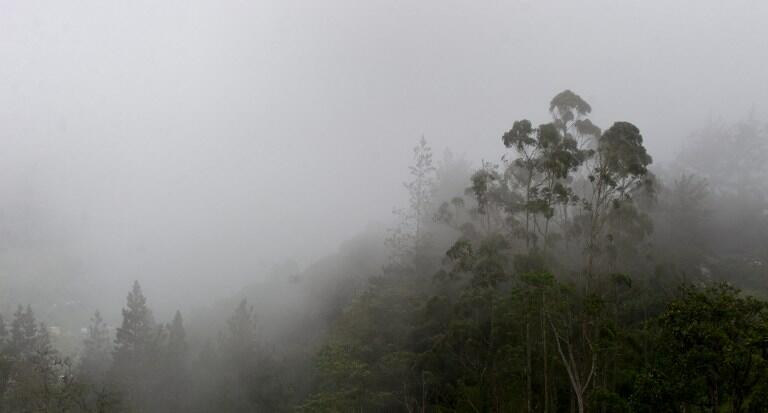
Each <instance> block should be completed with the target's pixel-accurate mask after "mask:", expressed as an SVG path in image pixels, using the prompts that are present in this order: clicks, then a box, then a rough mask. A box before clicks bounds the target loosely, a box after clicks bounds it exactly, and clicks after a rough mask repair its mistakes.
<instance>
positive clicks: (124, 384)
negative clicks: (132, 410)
mask: <svg viewBox="0 0 768 413" xmlns="http://www.w3.org/2000/svg"><path fill="white" fill-rule="evenodd" d="M157 338H158V334H157V330H156V327H155V323H154V321H153V318H152V314H151V312H150V310H149V308H147V300H146V298H145V297H144V294H143V293H142V291H141V286H140V285H139V282H138V281H136V282H134V284H133V288H132V289H131V292H130V293H129V294H128V297H127V299H126V307H125V308H124V309H123V322H122V325H121V326H120V327H119V328H118V329H117V336H116V338H115V348H114V351H113V353H112V355H113V362H112V369H111V371H110V377H111V379H112V381H113V382H114V383H115V384H116V385H117V386H118V389H119V390H120V391H121V392H122V394H123V397H124V398H125V399H126V401H127V403H128V404H129V405H133V406H134V407H139V406H141V405H146V403H148V402H149V401H150V397H149V396H150V395H151V393H152V392H153V391H154V390H155V389H154V386H153V379H154V378H155V377H156V376H155V374H154V373H155V372H154V371H153V369H155V368H157V366H156V365H155V364H154V360H153V358H154V357H155V356H156V354H155V353H156V351H157V348H156V344H157V343H156V340H157Z"/></svg>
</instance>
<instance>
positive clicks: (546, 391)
mask: <svg viewBox="0 0 768 413" xmlns="http://www.w3.org/2000/svg"><path fill="white" fill-rule="evenodd" d="M598 109H599V108H598ZM540 113H541V115H542V116H541V118H540V119H539V120H538V121H536V120H533V121H532V120H527V119H521V120H517V121H514V122H512V123H511V125H510V128H509V130H507V131H506V132H500V133H499V136H498V137H497V139H498V140H499V155H498V158H497V159H495V160H491V161H488V160H484V161H482V163H481V164H480V166H479V167H474V166H473V165H475V163H474V162H470V161H467V160H465V159H462V158H461V157H458V156H456V155H452V154H451V153H450V152H446V154H445V155H443V156H442V157H441V158H439V159H438V158H436V157H435V154H434V153H433V150H432V147H431V146H430V143H428V141H427V140H426V139H425V138H423V137H422V138H421V139H420V140H419V141H418V142H417V144H416V146H415V148H414V149H413V153H412V155H413V160H412V166H411V167H410V170H409V172H410V179H409V181H408V182H406V183H405V185H404V190H405V191H407V194H408V200H409V202H408V204H407V205H404V206H402V207H398V208H396V209H395V211H394V215H395V218H396V220H397V224H396V225H395V226H393V227H391V228H388V229H386V230H379V229H377V228H373V227H372V228H369V229H368V230H366V231H364V232H362V233H361V234H360V235H359V236H358V237H356V238H354V239H352V240H350V241H349V242H347V243H345V244H344V245H342V246H341V247H340V248H339V251H338V252H337V253H336V254H334V255H331V256H329V257H327V258H325V259H322V260H320V261H318V262H316V263H314V264H312V265H310V266H308V267H307V268H305V269H303V270H299V269H298V268H297V267H296V266H295V265H292V264H290V263H287V264H286V265H284V266H282V267H279V268H275V269H274V271H273V272H274V274H273V275H272V276H270V277H269V278H267V279H266V280H264V281H261V282H259V283H255V284H252V285H249V286H245V287H244V288H243V289H242V292H241V293H240V294H238V295H236V296H234V297H231V298H230V299H228V300H223V301H220V302H217V303H216V304H215V305H213V306H211V307H206V308H205V309H203V310H200V311H198V312H197V313H195V315H194V316H195V318H193V317H185V316H184V315H182V314H181V313H180V312H176V313H175V315H174V316H173V317H172V318H171V319H170V320H158V319H156V317H155V316H154V315H153V312H152V303H153V300H158V301H159V300H162V297H148V296H145V295H144V292H143V291H142V288H141V285H140V282H141V281H142V280H141V278H140V277H139V276H137V278H139V281H137V282H136V283H134V284H133V285H132V286H127V287H130V291H129V293H128V295H127V297H126V301H125V303H124V304H123V310H122V319H121V322H120V323H119V324H117V325H115V326H111V325H109V323H107V322H105V320H104V319H102V316H101V315H100V313H99V312H98V311H96V312H95V314H94V315H93V318H92V320H91V324H90V326H89V327H88V328H87V329H86V330H85V331H84V332H83V340H82V344H81V345H80V346H79V348H78V349H77V351H76V352H73V353H72V354H70V352H67V351H64V350H62V349H57V346H56V337H55V336H56V335H57V334H58V332H57V331H56V329H52V328H51V326H47V325H45V324H42V323H40V322H39V321H38V319H37V317H36V315H35V312H34V308H32V307H30V306H19V307H18V308H17V310H16V311H15V312H14V313H13V314H3V315H2V317H0V412H9V413H10V412H14V413H15V412H104V413H106V412H254V411H256V412H412V413H415V412H421V413H425V412H446V413H447V412H483V413H486V412H545V413H555V412H578V413H583V412H604V413H605V412H649V413H650V412H734V413H735V412H765V411H768V301H765V297H766V292H768V284H766V281H767V280H768V267H766V264H767V263H768V202H767V201H768V184H766V182H768V181H766V179H767V178H768V169H766V163H765V159H767V157H768V127H767V126H766V125H765V124H763V123H761V122H760V121H758V120H756V119H754V118H753V117H751V116H750V117H748V118H746V119H745V120H743V121H741V122H738V123H736V124H733V125H728V124H723V123H716V122H712V123H710V124H707V125H704V126H703V127H702V128H701V129H700V130H697V131H694V132H693V133H692V135H691V138H690V139H689V144H688V145H686V146H685V147H683V148H682V149H681V152H680V154H679V156H678V157H677V159H676V161H675V162H673V163H671V164H669V165H663V166H658V167H656V166H655V165H654V163H653V157H652V154H649V153H648V152H647V151H646V148H645V146H644V140H643V134H642V131H641V130H640V128H639V127H638V126H636V125H634V124H633V123H632V122H631V121H616V122H614V123H612V124H611V125H608V126H607V127H605V128H603V127H601V126H598V125H596V124H595V123H593V122H592V120H591V119H590V115H591V113H592V107H591V106H590V104H589V103H587V102H586V101H585V100H584V99H582V98H581V97H580V96H579V95H578V94H576V93H574V92H572V91H570V90H566V91H563V92H561V93H559V94H557V95H556V96H554V97H553V98H552V100H551V103H550V105H549V108H546V107H544V108H541V111H540ZM626 116H627V118H629V119H631V117H632V114H631V113H627V114H626ZM538 122H543V123H538ZM473 139H474V138H473ZM361 173H365V172H364V171H361ZM141 276H142V277H144V276H146V277H150V276H151V275H141Z"/></svg>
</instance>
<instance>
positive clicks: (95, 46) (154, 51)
mask: <svg viewBox="0 0 768 413" xmlns="http://www.w3.org/2000/svg"><path fill="white" fill-rule="evenodd" d="M766 19H768V3H766V2H762V1H589V2H581V1H579V2H575V1H567V2H566V1H508V2H500V1H493V2H491V1H488V2H480V1H473V2H469V1H446V0H441V1H393V0H388V1H359V0H358V1H355V0H349V1H336V0H334V1H303V2H299V1H286V0H279V1H200V0H191V1H179V0H172V1H162V2H158V1H143V0H139V1H130V2H126V1H105V0H98V1H95V0H94V1H35V0H24V1H8V0H0V142H2V144H3V150H2V151H0V193H2V194H4V196H3V197H4V198H5V199H6V200H5V201H0V204H2V203H4V204H5V207H4V208H5V209H8V208H12V207H13V205H17V206H18V205H22V206H24V205H31V208H32V209H33V210H35V211H38V213H39V217H37V218H35V219H36V221H35V222H36V224H35V225H37V227H36V228H37V231H39V232H40V233H41V234H42V235H40V236H41V237H43V238H50V239H52V240H54V241H55V242H57V243H59V244H60V245H65V246H66V248H67V249H68V251H71V252H69V254H72V255H74V256H75V257H76V258H77V260H78V261H79V262H80V263H81V265H82V267H83V271H84V273H85V274H87V275H88V276H91V277H106V279H112V278H109V277H115V278H114V279H119V280H121V283H122V282H123V281H122V280H125V279H134V278H139V279H142V280H144V282H145V284H149V288H148V289H149V290H150V291H151V290H152V288H156V289H161V288H164V287H165V286H168V285H170V284H171V280H178V279H189V278H190V277H191V279H192V280H193V281H194V282H195V283H199V284H200V285H205V286H210V285H218V284H225V285H224V286H221V285H219V287H221V289H220V290H215V291H217V292H218V291H224V290H225V289H227V288H236V287H237V286H239V285H240V283H241V282H242V281H243V280H244V279H247V278H249V277H251V276H253V274H257V273H258V272H259V271H260V270H261V268H260V267H262V266H264V265H268V263H271V262H274V261H276V260H279V259H281V258H283V257H289V256H295V257H297V258H298V259H299V260H301V261H302V262H308V261H309V260H310V259H312V258H316V257H318V256H321V255H322V254H325V253H328V252H330V251H333V250H334V249H335V246H336V245H337V244H338V243H339V242H340V241H341V240H343V239H345V238H347V237H349V236H350V235H352V234H354V233H355V232H357V231H359V230H360V229H361V228H363V227H364V226H365V225H367V224H368V223H369V222H385V223H386V222H387V220H388V219H389V212H390V211H391V209H392V207H393V206H395V205H397V204H401V203H402V202H403V201H404V193H403V191H402V186H401V185H400V182H401V181H403V180H404V179H405V178H406V173H407V169H406V167H407V164H408V162H409V156H410V148H411V147H412V146H413V145H414V143H415V141H416V140H417V139H418V137H419V136H420V135H422V134H424V135H425V136H426V137H427V139H428V141H429V142H430V143H431V144H432V146H433V147H434V148H435V151H436V152H437V153H438V155H439V154H440V153H441V152H442V150H443V149H444V148H446V147H450V148H451V149H452V150H453V151H454V152H456V153H459V154H464V155H465V156H466V158H467V159H469V160H471V161H473V162H475V163H479V161H480V159H483V158H484V159H488V160H496V159H498V157H499V156H500V154H501V149H502V147H501V144H500V136H501V134H502V133H503V131H504V130H506V129H508V128H509V127H510V126H511V124H512V122H513V121H514V120H516V119H519V118H523V117H527V118H530V119H531V120H533V121H534V122H537V121H538V122H541V121H545V120H546V117H547V113H546V110H547V104H548V101H549V99H550V98H551V97H552V96H553V95H554V94H556V93H557V92H559V91H561V90H562V89H565V88H570V89H573V90H574V91H575V92H577V93H579V94H581V95H582V96H583V97H584V98H585V99H587V100H588V101H589V102H590V103H591V104H592V107H593V110H594V117H593V118H594V119H595V120H596V122H597V123H598V124H600V125H601V126H603V127H607V126H609V125H610V122H612V121H614V120H628V121H631V122H633V123H635V124H636V125H637V126H638V127H639V128H640V129H641V131H642V132H643V134H644V136H645V138H646V141H647V145H648V147H649V150H650V152H651V153H652V155H653V156H654V158H655V159H657V160H662V161H663V160H670V159H672V157H673V155H674V153H675V151H676V150H677V148H678V147H679V146H680V142H681V139H682V138H684V137H685V136H686V135H687V134H688V133H689V132H690V131H691V130H692V129H695V128H697V127H699V125H700V124H701V123H702V122H704V121H706V120H707V119H708V118H710V117H723V118H725V119H737V118H739V117H742V116H744V115H745V114H746V113H747V112H748V111H749V110H750V108H751V107H752V105H753V104H754V105H755V107H756V110H757V113H758V114H761V115H764V114H765V113H766V109H765V103H764V102H766V100H768V81H766V63H768V29H766V27H768V26H766V25H765V21H766ZM438 158H439V156H438ZM54 241H52V242H54ZM62 248H64V247H63V246H62ZM3 276H8V275H7V274H5V275H3ZM228 280H229V281H228ZM228 283H229V284H228ZM123 284H124V285H123ZM123 284H119V285H118V286H117V287H116V288H117V289H118V290H119V292H120V294H121V295H122V294H123V292H124V291H127V289H128V286H129V285H128V284H126V283H123ZM200 291H206V290H205V289H201V290H200ZM182 293H183V292H182ZM182 293H179V294H182ZM170 299H171V300H174V299H180V297H176V298H173V297H172V298H170Z"/></svg>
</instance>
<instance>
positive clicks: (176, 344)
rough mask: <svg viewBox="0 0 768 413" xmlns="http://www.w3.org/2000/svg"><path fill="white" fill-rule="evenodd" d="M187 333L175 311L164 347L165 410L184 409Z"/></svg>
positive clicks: (186, 376)
mask: <svg viewBox="0 0 768 413" xmlns="http://www.w3.org/2000/svg"><path fill="white" fill-rule="evenodd" d="M186 337H187V333H186V331H185V330H184V321H183V319H182V317H181V312H179V311H176V314H175V315H174V317H173V321H172V322H171V324H170V325H169V326H168V343H167V346H166V349H165V357H166V360H165V372H166V374H165V376H166V377H165V383H164V385H165V387H166V389H165V396H166V397H165V398H166V400H167V403H168V404H167V411H169V412H181V411H186V409H185V408H184V406H185V401H186V400H185V399H186V397H188V396H189V395H188V394H187V389H188V384H189V382H188V375H187V374H188V371H187V351H188V346H187V339H186Z"/></svg>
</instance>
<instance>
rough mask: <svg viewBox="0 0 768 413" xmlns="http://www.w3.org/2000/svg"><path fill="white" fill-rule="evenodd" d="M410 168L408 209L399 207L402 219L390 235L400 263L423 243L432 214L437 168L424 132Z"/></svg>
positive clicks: (389, 243) (398, 212) (397, 212)
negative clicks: (425, 230)
mask: <svg viewBox="0 0 768 413" xmlns="http://www.w3.org/2000/svg"><path fill="white" fill-rule="evenodd" d="M409 170H410V175H411V180H410V181H408V182H405V183H403V185H404V186H405V188H406V189H407V190H408V209H395V211H394V212H395V215H397V216H398V218H399V220H400V222H399V223H398V224H397V226H396V227H395V228H393V229H392V230H390V235H389V237H388V239H387V244H388V245H389V246H390V248H392V258H393V259H394V261H395V262H396V263H398V264H404V263H405V261H407V259H408V257H409V256H410V255H412V254H413V252H414V250H415V249H418V248H419V247H420V246H422V245H423V243H424V241H425V236H426V234H425V232H424V229H425V228H424V227H425V225H426V224H427V222H428V221H429V219H430V218H431V212H432V209H431V208H432V197H433V193H434V185H435V178H436V171H437V170H436V168H435V167H434V165H433V163H432V148H431V147H430V146H429V145H428V144H427V140H426V139H424V137H423V136H422V137H421V139H419V142H418V144H417V145H416V146H415V147H414V148H413V165H411V166H409Z"/></svg>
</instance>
